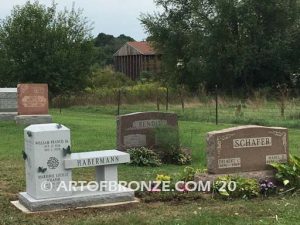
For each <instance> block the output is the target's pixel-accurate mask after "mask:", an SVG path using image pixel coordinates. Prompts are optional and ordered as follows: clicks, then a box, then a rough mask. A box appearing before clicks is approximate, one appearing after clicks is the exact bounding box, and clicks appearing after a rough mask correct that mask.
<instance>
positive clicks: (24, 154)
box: [22, 150, 27, 160]
mask: <svg viewBox="0 0 300 225" xmlns="http://www.w3.org/2000/svg"><path fill="white" fill-rule="evenodd" d="M22 155H23V159H24V160H26V159H27V154H26V153H25V151H24V150H23V151H22Z"/></svg>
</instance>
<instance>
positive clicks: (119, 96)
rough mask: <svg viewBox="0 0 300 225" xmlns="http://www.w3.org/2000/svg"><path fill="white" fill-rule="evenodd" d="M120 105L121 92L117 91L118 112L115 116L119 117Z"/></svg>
mask: <svg viewBox="0 0 300 225" xmlns="http://www.w3.org/2000/svg"><path fill="white" fill-rule="evenodd" d="M120 105H121V90H120V89H119V90H118V111H117V115H120Z"/></svg>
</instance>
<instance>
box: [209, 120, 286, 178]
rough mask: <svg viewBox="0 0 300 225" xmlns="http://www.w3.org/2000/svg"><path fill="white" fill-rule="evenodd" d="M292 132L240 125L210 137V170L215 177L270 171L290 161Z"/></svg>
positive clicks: (210, 133)
mask: <svg viewBox="0 0 300 225" xmlns="http://www.w3.org/2000/svg"><path fill="white" fill-rule="evenodd" d="M288 156H289V148H288V129H286V128H282V127H263V126H255V125H249V126H239V127H234V128H228V129H223V130H220V131H213V132H209V133H208V134H207V169H208V172H209V173H213V174H228V173H238V172H249V171H259V170H269V169H271V167H270V166H269V164H270V163H273V162H287V160H288Z"/></svg>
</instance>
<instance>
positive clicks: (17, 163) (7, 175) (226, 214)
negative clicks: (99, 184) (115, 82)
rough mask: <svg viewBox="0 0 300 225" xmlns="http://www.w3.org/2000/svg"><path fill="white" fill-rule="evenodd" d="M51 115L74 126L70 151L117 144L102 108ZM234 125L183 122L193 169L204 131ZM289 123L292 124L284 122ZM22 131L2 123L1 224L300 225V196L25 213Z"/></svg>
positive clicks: (165, 169)
mask: <svg viewBox="0 0 300 225" xmlns="http://www.w3.org/2000/svg"><path fill="white" fill-rule="evenodd" d="M51 114H52V115H53V119H54V121H55V122H57V123H62V124H64V125H65V126H67V127H69V128H70V129H71V140H72V151H73V152H81V151H91V150H105V149H113V148H115V143H116V141H115V139H116V129H115V127H116V124H115V116H114V115H113V114H112V113H110V112H109V111H108V112H102V111H101V112H99V111H98V110H86V111H85V110H80V109H63V111H62V114H59V112H58V110H57V109H53V110H51ZM231 126H232V125H231V124H220V125H218V126H216V125H215V124H213V123H205V122H195V121H179V128H180V138H181V142H182V145H183V146H185V147H188V148H191V149H192V158H193V164H192V166H193V167H197V168H205V164H206V163H205V154H204V151H205V135H206V133H207V132H208V131H212V130H217V129H221V128H226V127H231ZM286 126H288V124H287V125H286ZM23 129H24V127H22V126H16V125H15V124H14V122H0V134H1V139H0V166H1V168H0V225H6V224H47V225H50V224H51V225H56V224H64V225H67V224H72V225H73V224H75V225H80V224H82V225H83V224H84V225H92V224H164V225H167V224H189V225H190V224H299V221H300V213H299V209H300V194H299V193H298V195H294V196H292V195H284V196H276V197H270V198H268V199H260V198H256V199H253V200H250V201H246V200H234V201H222V200H217V199H212V198H211V196H207V197H206V198H203V199H199V200H194V201H187V200H183V201H171V202H155V203H140V204H136V205H131V206H117V207H109V208H98V209H81V210H71V211H61V212H53V213H42V214H32V215H25V214H23V213H21V212H20V211H18V210H17V209H16V208H15V207H14V206H12V205H11V204H10V201H12V200H17V194H18V192H21V191H24V190H25V176H24V174H25V172H24V162H23V159H22V154H21V152H22V149H23ZM299 140H300V130H299V129H293V128H290V129H289V147H290V152H291V153H292V154H295V155H298V156H300V152H299V144H300V142H299ZM183 168H184V166H175V165H163V166H161V167H158V168H151V167H147V168H146V167H144V168H140V167H132V166H129V165H122V166H119V179H120V180H125V181H131V180H153V179H155V177H156V175H157V174H168V175H170V176H171V177H172V176H173V175H174V174H175V173H179V172H180V171H182V170H183ZM73 174H74V175H73V179H74V180H87V181H91V180H94V174H95V171H94V170H93V169H92V168H87V169H77V170H74V172H73Z"/></svg>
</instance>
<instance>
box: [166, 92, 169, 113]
mask: <svg viewBox="0 0 300 225" xmlns="http://www.w3.org/2000/svg"><path fill="white" fill-rule="evenodd" d="M168 109H169V88H168V87H167V96H166V111H168Z"/></svg>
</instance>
